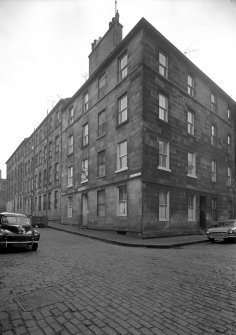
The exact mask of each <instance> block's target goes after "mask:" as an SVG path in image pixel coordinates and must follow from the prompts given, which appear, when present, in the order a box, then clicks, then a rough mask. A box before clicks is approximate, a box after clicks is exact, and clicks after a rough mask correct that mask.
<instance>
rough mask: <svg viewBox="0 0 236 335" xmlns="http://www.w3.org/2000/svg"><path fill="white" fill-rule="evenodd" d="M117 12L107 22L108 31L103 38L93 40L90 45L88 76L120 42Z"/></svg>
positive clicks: (120, 32) (120, 26) (119, 25)
mask: <svg viewBox="0 0 236 335" xmlns="http://www.w3.org/2000/svg"><path fill="white" fill-rule="evenodd" d="M119 19H120V15H119V13H118V11H117V12H116V15H115V17H113V18H112V20H111V22H109V29H108V31H107V32H106V33H105V35H104V36H103V37H99V39H95V40H94V41H93V43H92V44H91V47H92V51H91V53H90V55H89V76H91V74H92V73H93V72H94V71H95V70H96V69H97V68H98V67H99V65H100V64H101V63H102V62H103V61H104V59H105V58H106V57H108V56H109V54H110V53H111V52H112V51H113V50H114V49H115V47H116V46H117V45H118V44H119V43H120V42H121V41H122V29H123V26H122V25H121V24H120V22H119Z"/></svg>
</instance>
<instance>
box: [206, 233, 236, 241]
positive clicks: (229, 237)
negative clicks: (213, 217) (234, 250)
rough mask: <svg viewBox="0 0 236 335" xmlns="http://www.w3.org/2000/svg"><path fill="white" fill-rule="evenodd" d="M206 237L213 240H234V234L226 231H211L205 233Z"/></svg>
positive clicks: (235, 236) (235, 238) (235, 237)
mask: <svg viewBox="0 0 236 335" xmlns="http://www.w3.org/2000/svg"><path fill="white" fill-rule="evenodd" d="M207 238H208V239H209V240H215V241H224V240H236V235H230V234H227V233H215V234H214V233H213V234H209V235H207Z"/></svg>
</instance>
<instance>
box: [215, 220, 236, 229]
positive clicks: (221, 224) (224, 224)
mask: <svg viewBox="0 0 236 335" xmlns="http://www.w3.org/2000/svg"><path fill="white" fill-rule="evenodd" d="M217 227H231V228H233V227H236V222H235V221H222V222H219V223H218V225H217Z"/></svg>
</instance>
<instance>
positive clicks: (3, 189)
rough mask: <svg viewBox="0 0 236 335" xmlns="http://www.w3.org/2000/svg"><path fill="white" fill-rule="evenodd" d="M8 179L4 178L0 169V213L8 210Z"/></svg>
mask: <svg viewBox="0 0 236 335" xmlns="http://www.w3.org/2000/svg"><path fill="white" fill-rule="evenodd" d="M6 195H7V180H6V179H4V178H2V171H1V170H0V213H1V212H4V211H5V210H6Z"/></svg>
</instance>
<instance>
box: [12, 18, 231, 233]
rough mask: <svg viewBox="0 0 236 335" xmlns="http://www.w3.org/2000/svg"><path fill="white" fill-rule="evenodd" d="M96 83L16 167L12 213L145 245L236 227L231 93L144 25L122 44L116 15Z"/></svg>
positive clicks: (92, 69) (92, 61) (52, 119)
mask: <svg viewBox="0 0 236 335" xmlns="http://www.w3.org/2000/svg"><path fill="white" fill-rule="evenodd" d="M89 74H90V77H89V79H88V80H87V81H86V82H85V84H84V85H83V86H82V87H81V88H80V89H79V90H78V91H77V92H76V93H75V94H74V95H73V96H72V98H70V99H66V100H61V101H60V102H59V103H58V104H57V105H56V106H55V107H54V108H53V110H52V111H51V112H50V113H49V115H48V116H47V117H46V118H45V119H44V120H43V122H42V124H41V125H40V126H39V127H38V128H37V129H36V130H35V131H34V133H33V134H32V135H31V137H30V138H28V139H26V140H25V141H23V143H22V144H21V145H20V146H19V148H18V149H17V150H16V152H15V153H14V154H13V155H12V156H11V157H10V158H9V160H8V162H7V167H8V174H7V175H8V179H9V181H10V184H9V188H8V203H9V204H13V206H12V207H13V209H14V210H16V209H17V210H18V211H22V212H26V213H27V214H34V215H47V216H48V218H49V220H55V221H59V222H61V223H63V224H73V225H78V226H80V227H87V228H89V229H103V230H115V231H118V232H122V233H133V234H137V235H139V236H142V237H150V236H163V235H173V234H187V233H196V232H199V231H200V230H205V229H206V228H207V227H208V226H211V224H212V223H213V222H214V221H215V220H218V219H222V218H228V217H233V216H234V213H235V199H234V190H235V187H234V174H235V163H234V162H235V135H234V134H235V127H234V113H235V102H234V101H233V100H232V99H231V98H230V97H229V96H228V95H227V94H226V93H225V92H224V91H223V90H222V89H220V88H219V87H218V86H217V85H216V84H215V83H214V82H213V81H212V80H210V79H209V78H208V77H207V76H206V75H205V74H204V73H203V72H202V71H201V70H199V69H198V68H197V67H196V66H195V65H194V64H193V63H191V62H190V61H189V60H188V59H187V58H186V57H185V56H184V55H183V54H182V53H181V52H180V51H179V50H178V49H176V48H175V47H174V46H173V45H172V44H171V43H170V42H169V41H168V40H166V39H165V38H164V37H163V36H162V35H161V34H160V33H159V32H158V31H157V30H156V29H155V28H154V27H153V26H151V25H150V24H149V23H148V22H147V21H146V20H145V19H141V20H140V21H139V22H138V24H137V25H136V26H135V27H134V28H133V29H132V31H131V32H130V33H129V34H128V35H127V36H126V37H125V38H124V39H123V40H122V26H121V24H120V23H119V15H118V13H117V15H116V16H115V18H113V20H112V21H111V22H110V24H109V30H108V31H107V32H106V34H105V35H104V37H103V38H100V39H99V40H97V41H95V42H94V43H93V44H92V52H91V54H90V55H89ZM58 115H60V117H59V118H58V119H57V117H58ZM45 127H47V128H45ZM42 129H47V130H46V136H44V137H43V136H40V132H41V131H43V130H42ZM37 134H38V135H37ZM58 138H59V142H57V141H58ZM32 144H33V145H32ZM22 147H23V148H24V150H23V149H21V148H22ZM56 148H57V149H56ZM20 150H23V151H22V154H20V155H19V154H18V152H19V151H20ZM40 151H41V155H43V152H46V154H44V155H43V156H44V158H43V159H41V160H40V163H39V161H38V159H37V155H39V152H40ZM45 155H46V156H45ZM32 162H33V165H32ZM30 164H31V165H30ZM57 164H58V165H57ZM29 165H30V166H31V168H30V169H29V168H28V166H29ZM56 165H57V168H56ZM19 166H24V169H23V170H22V168H20V170H19ZM58 166H59V167H58ZM16 171H20V172H21V173H22V174H20V176H21V180H22V181H23V182H22V184H23V185H24V186H19V178H18V176H19V172H17V173H16ZM44 171H46V172H44ZM55 171H57V173H56V172H55ZM40 174H41V179H43V175H44V174H45V176H46V179H45V182H44V183H43V185H42V181H41V186H39V175H40ZM56 174H57V177H55V176H56ZM16 185H18V186H16ZM20 185H21V184H20ZM29 185H31V187H29ZM20 190H21V193H19V192H20ZM19 197H22V201H21V204H22V206H21V207H20V206H18V207H17V208H16V205H15V204H16V201H17V200H16V199H19ZM43 199H44V200H45V201H46V202H45V201H44V200H43ZM55 199H58V201H56V200H55Z"/></svg>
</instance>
